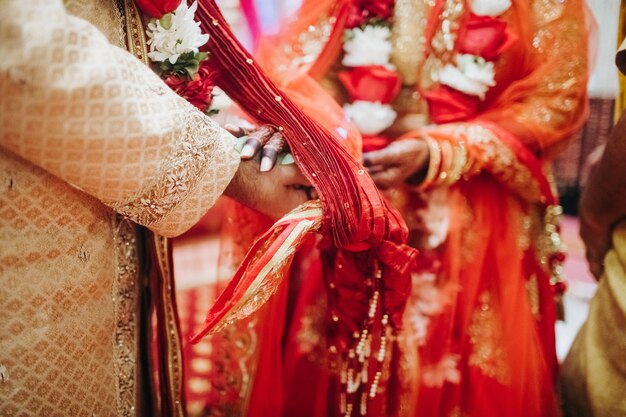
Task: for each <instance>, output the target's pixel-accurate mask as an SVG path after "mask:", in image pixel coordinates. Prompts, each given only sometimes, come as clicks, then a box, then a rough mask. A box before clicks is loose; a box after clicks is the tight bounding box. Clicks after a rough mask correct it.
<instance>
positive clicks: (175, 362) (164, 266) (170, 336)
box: [154, 234, 185, 417]
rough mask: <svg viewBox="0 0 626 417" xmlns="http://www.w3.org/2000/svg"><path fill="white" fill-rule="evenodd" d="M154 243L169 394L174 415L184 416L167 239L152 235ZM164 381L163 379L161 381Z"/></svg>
mask: <svg viewBox="0 0 626 417" xmlns="http://www.w3.org/2000/svg"><path fill="white" fill-rule="evenodd" d="M154 245H155V248H156V255H157V262H158V265H159V267H160V269H161V276H162V277H163V282H162V284H161V285H162V287H161V294H160V297H161V302H162V303H163V309H164V313H165V328H166V329H167V331H166V335H165V336H166V338H167V341H168V348H167V354H168V355H169V357H168V358H167V364H168V369H167V372H168V373H169V376H170V378H169V380H170V386H169V387H167V388H168V389H169V391H170V396H171V398H172V399H173V400H174V404H173V406H174V410H173V411H174V412H175V413H176V414H175V416H173V417H177V416H184V415H185V412H184V410H183V404H182V403H181V401H180V399H181V398H183V373H182V369H183V363H182V357H181V352H182V349H181V346H180V331H179V329H178V316H177V312H176V309H175V306H174V305H173V303H172V299H173V297H174V292H175V289H174V283H173V282H172V274H173V271H172V269H171V265H170V260H169V249H168V240H167V239H166V238H164V237H162V236H159V235H156V234H155V235H154ZM161 383H164V381H161Z"/></svg>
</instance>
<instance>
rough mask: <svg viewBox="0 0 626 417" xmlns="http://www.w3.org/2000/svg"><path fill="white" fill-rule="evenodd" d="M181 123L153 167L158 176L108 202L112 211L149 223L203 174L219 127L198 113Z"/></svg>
mask: <svg viewBox="0 0 626 417" xmlns="http://www.w3.org/2000/svg"><path fill="white" fill-rule="evenodd" d="M163 88H167V87H165V86H163ZM181 126H187V128H186V129H184V131H183V132H181V133H182V134H183V136H182V137H180V138H178V140H177V141H176V142H175V143H174V144H173V145H172V148H171V150H170V152H169V154H168V156H167V157H166V158H164V160H163V162H162V163H161V166H160V167H159V169H158V170H157V172H158V173H160V176H158V177H156V178H154V179H153V180H152V181H151V182H150V183H149V184H148V185H146V186H144V187H142V189H141V190H139V191H138V192H137V193H135V195H133V196H131V197H130V198H128V199H127V200H126V201H124V202H120V203H113V204H111V206H112V207H113V208H114V209H115V211H117V212H118V213H122V214H124V215H125V216H127V217H128V218H130V219H131V220H133V221H135V222H137V223H140V224H143V225H146V226H150V225H151V224H153V223H155V222H157V221H158V220H159V219H161V218H163V217H165V216H166V215H167V214H168V213H169V212H170V211H172V210H173V209H174V208H175V207H176V206H177V205H178V204H180V203H181V202H182V199H183V198H184V197H185V196H187V194H188V192H187V191H188V190H190V189H192V188H193V187H194V186H195V185H196V183H198V181H199V180H200V179H201V178H202V177H203V176H204V174H205V172H206V166H207V165H208V163H209V161H208V159H207V156H208V155H211V153H212V152H211V149H212V148H214V147H215V146H219V143H216V137H218V136H219V134H220V132H219V127H218V126H217V125H216V124H214V123H209V122H208V121H207V120H206V118H205V116H204V115H203V114H202V113H199V112H189V113H187V114H186V115H185V119H184V120H183V121H181Z"/></svg>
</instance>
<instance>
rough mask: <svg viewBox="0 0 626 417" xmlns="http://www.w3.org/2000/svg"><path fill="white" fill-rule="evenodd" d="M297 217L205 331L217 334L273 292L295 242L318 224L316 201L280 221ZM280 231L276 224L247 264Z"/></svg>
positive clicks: (318, 204) (265, 248)
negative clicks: (232, 301) (250, 279)
mask: <svg viewBox="0 0 626 417" xmlns="http://www.w3.org/2000/svg"><path fill="white" fill-rule="evenodd" d="M298 218H300V219H304V220H302V221H301V222H300V223H299V224H298V225H297V226H296V227H295V228H294V230H293V231H292V232H291V234H290V235H289V236H288V237H287V238H286V239H285V242H284V243H283V244H282V246H281V247H280V248H279V249H278V251H277V252H276V253H275V254H274V256H273V257H272V259H271V260H270V261H268V263H267V264H266V265H265V267H264V268H263V269H262V270H261V271H260V272H259V273H258V275H257V276H256V277H255V279H254V282H253V283H252V284H251V285H250V287H249V288H248V290H247V291H246V293H245V294H244V295H243V296H242V298H241V300H239V301H238V302H237V303H236V305H234V306H232V307H231V308H230V309H229V310H228V312H227V313H226V314H225V315H224V317H223V318H222V319H221V320H220V321H219V323H217V324H216V325H215V326H214V327H213V328H212V329H211V330H210V332H209V334H214V333H217V332H219V331H221V330H223V329H224V328H226V327H228V326H230V325H232V324H233V323H234V322H236V321H238V320H241V319H243V318H246V317H248V316H250V315H251V314H252V313H254V312H255V311H257V310H259V309H260V308H261V307H262V306H263V305H264V304H265V303H266V302H267V300H268V299H269V298H270V297H271V296H272V295H273V294H274V293H275V292H276V290H277V289H278V286H279V284H280V283H281V282H282V279H283V273H284V269H285V268H286V267H288V266H289V264H290V263H291V261H292V259H293V255H294V253H295V251H296V249H297V248H298V246H299V244H300V243H301V242H302V240H303V239H304V238H305V237H306V236H307V235H308V234H309V233H311V232H315V231H317V230H318V229H319V227H320V225H321V221H322V210H321V206H320V202H319V200H315V201H310V202H308V203H305V204H303V205H301V206H299V207H297V208H296V209H295V210H293V211H292V212H291V213H289V214H288V215H287V216H285V217H283V219H282V221H289V220H290V219H298ZM282 231H283V230H282V228H280V227H279V228H278V229H276V230H274V232H273V234H272V236H271V237H270V238H269V239H268V240H267V241H266V242H265V243H264V245H262V247H261V248H259V250H257V252H256V253H255V254H254V257H253V258H252V260H251V262H250V265H254V264H255V263H257V262H258V260H259V259H260V258H261V256H263V255H264V254H265V252H266V251H267V250H268V248H269V247H270V245H271V244H272V243H274V240H275V239H276V237H277V236H278V235H279V234H280V233H281V232H282Z"/></svg>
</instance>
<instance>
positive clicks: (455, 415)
mask: <svg viewBox="0 0 626 417" xmlns="http://www.w3.org/2000/svg"><path fill="white" fill-rule="evenodd" d="M449 417H467V413H465V412H464V411H463V410H462V409H461V407H460V406H456V407H454V408H453V409H452V411H450V414H449Z"/></svg>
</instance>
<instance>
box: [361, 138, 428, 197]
mask: <svg viewBox="0 0 626 417" xmlns="http://www.w3.org/2000/svg"><path fill="white" fill-rule="evenodd" d="M428 159H429V154H428V145H427V144H426V142H425V141H424V140H421V139H405V140H399V141H396V142H391V143H390V144H389V145H388V146H387V147H386V148H383V149H380V150H377V151H372V152H367V153H365V154H364V155H363V165H364V166H365V168H366V169H367V172H368V173H369V174H370V176H371V177H372V179H373V180H374V182H375V183H376V186H378V188H380V189H386V188H391V187H396V186H398V185H401V184H402V183H404V182H405V181H407V180H410V181H412V180H413V179H414V178H416V177H419V176H420V174H424V173H425V169H426V167H427V165H428Z"/></svg>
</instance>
